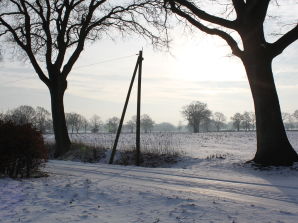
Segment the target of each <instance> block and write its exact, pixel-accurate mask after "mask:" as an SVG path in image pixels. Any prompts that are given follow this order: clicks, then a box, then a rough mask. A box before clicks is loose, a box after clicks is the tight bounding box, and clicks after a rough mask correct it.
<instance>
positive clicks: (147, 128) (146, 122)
mask: <svg viewBox="0 0 298 223" xmlns="http://www.w3.org/2000/svg"><path fill="white" fill-rule="evenodd" d="M153 126H154V121H153V120H152V118H151V117H150V116H149V115H147V114H143V115H142V117H141V127H142V129H143V130H144V132H145V133H148V132H151V130H152V129H153Z"/></svg>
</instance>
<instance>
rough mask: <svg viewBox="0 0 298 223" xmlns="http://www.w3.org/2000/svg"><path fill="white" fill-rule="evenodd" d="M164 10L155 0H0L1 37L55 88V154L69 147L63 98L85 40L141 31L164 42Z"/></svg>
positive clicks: (53, 94)
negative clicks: (15, 48)
mask: <svg viewBox="0 0 298 223" xmlns="http://www.w3.org/2000/svg"><path fill="white" fill-rule="evenodd" d="M162 12H163V9H162V7H160V2H159V1H153V0H127V1H113V0H84V1H83V0H55V1H50V0H1V1H0V38H1V39H2V40H4V41H6V42H7V43H9V44H11V45H12V46H16V47H18V49H21V53H23V54H25V55H26V56H27V58H28V59H29V61H30V62H31V64H32V66H33V68H34V70H35V71H36V73H37V75H38V77H39V79H40V80H41V81H42V82H43V83H44V84H45V85H46V86H47V87H48V89H49V91H50V95H51V108H52V118H53V128H54V133H55V140H56V153H55V155H56V156H59V155H61V154H63V153H65V152H66V151H68V150H69V149H70V144H71V142H70V139H69V136H68V132H67V127H66V120H65V114H64V104H63V98H64V93H65V90H66V88H67V77H68V75H69V74H70V72H71V70H72V68H73V66H74V64H75V63H76V61H77V60H78V58H79V56H80V54H81V52H82V51H83V50H84V47H85V42H86V41H95V40H97V39H100V38H102V37H103V36H104V35H107V36H113V35H116V34H117V33H118V34H119V33H120V35H126V34H127V35H130V34H132V33H138V34H140V35H141V36H143V37H146V38H149V39H150V40H151V42H152V43H153V44H155V45H165V44H167V38H166V37H165V38H160V37H161V36H162V35H163V34H166V29H165V28H166V27H165V23H164V22H163V21H162V19H161V16H160V15H161V13H162ZM165 36H166V35H165Z"/></svg>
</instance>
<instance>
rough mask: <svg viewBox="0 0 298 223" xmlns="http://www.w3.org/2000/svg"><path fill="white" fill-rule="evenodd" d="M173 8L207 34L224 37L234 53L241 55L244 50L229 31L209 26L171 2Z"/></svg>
mask: <svg viewBox="0 0 298 223" xmlns="http://www.w3.org/2000/svg"><path fill="white" fill-rule="evenodd" d="M171 10H172V11H173V12H174V13H176V14H177V15H179V16H181V17H183V18H185V19H186V20H187V21H188V22H190V23H191V24H192V25H194V26H195V27H197V28H198V29H200V30H201V31H203V32H205V33H207V34H210V35H217V36H219V37H221V38H222V39H224V40H225V41H226V42H227V44H228V45H229V46H230V48H231V49H232V53H233V54H234V55H235V56H238V57H241V55H242V51H241V50H240V48H239V47H238V44H237V42H236V41H235V40H234V39H233V38H232V36H230V35H229V34H228V33H226V32H224V31H222V30H219V29H215V28H209V27H207V26H206V25H204V24H202V23H201V22H199V21H197V20H195V19H194V18H193V17H191V16H190V15H188V14H187V13H185V12H183V11H182V10H180V9H178V8H177V7H176V5H175V4H171Z"/></svg>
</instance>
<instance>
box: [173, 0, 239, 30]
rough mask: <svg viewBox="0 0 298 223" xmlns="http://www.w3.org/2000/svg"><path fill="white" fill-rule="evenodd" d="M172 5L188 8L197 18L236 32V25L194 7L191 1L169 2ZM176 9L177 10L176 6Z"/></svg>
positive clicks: (175, 0) (174, 0)
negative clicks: (177, 4)
mask: <svg viewBox="0 0 298 223" xmlns="http://www.w3.org/2000/svg"><path fill="white" fill-rule="evenodd" d="M168 1H169V3H170V5H171V6H173V5H176V4H175V3H179V5H181V6H184V7H186V8H187V9H188V10H190V11H191V12H192V13H193V14H194V15H195V16H197V17H198V18H200V19H202V20H204V21H207V22H210V23H213V24H217V25H220V26H223V27H225V28H229V29H234V30H236V24H235V22H233V21H229V20H227V19H223V18H220V17H217V16H213V15H210V14H208V13H206V12H205V11H203V10H201V9H199V8H198V7H197V6H196V5H194V4H193V3H191V2H190V1H185V0H168ZM175 8H177V7H176V6H175Z"/></svg>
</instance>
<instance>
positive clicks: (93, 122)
mask: <svg viewBox="0 0 298 223" xmlns="http://www.w3.org/2000/svg"><path fill="white" fill-rule="evenodd" d="M101 125H102V121H101V119H100V117H99V116H98V115H93V116H92V117H91V119H90V127H91V132H92V133H98V131H99V129H100V126H101Z"/></svg>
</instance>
